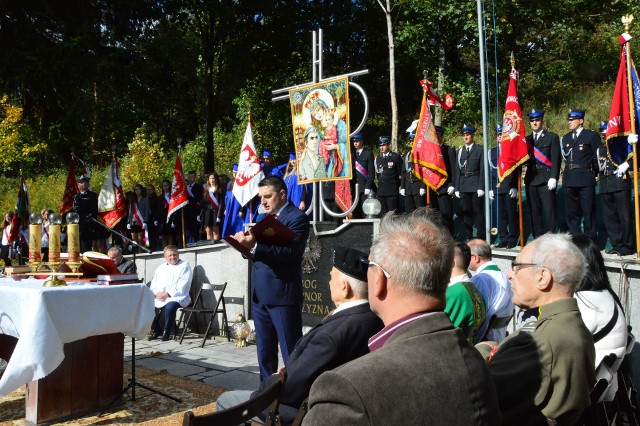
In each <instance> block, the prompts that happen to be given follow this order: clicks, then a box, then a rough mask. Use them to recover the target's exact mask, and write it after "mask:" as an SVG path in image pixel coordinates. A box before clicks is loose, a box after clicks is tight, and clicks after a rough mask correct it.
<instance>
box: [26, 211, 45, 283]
mask: <svg viewBox="0 0 640 426" xmlns="http://www.w3.org/2000/svg"><path fill="white" fill-rule="evenodd" d="M41 245H42V216H41V215H40V214H39V213H31V214H30V215H29V260H28V261H27V265H29V269H31V272H33V273H35V272H37V271H38V268H39V267H40V265H41V263H42V253H41V252H40V250H41Z"/></svg>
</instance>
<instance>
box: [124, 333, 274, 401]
mask: <svg viewBox="0 0 640 426" xmlns="http://www.w3.org/2000/svg"><path fill="white" fill-rule="evenodd" d="M201 344H202V337H198V335H196V334H192V335H187V336H185V338H184V340H183V342H182V344H179V343H178V340H169V341H167V342H163V341H161V340H154V341H151V342H150V341H147V340H146V338H145V339H142V340H136V365H137V366H142V367H145V368H149V369H152V370H167V371H168V372H169V373H171V374H173V375H176V376H182V377H187V378H189V379H193V380H200V381H201V382H204V383H207V384H209V385H211V386H218V387H222V388H226V389H229V390H239V389H246V390H255V389H258V386H259V384H260V372H259V370H258V358H257V355H256V346H255V344H249V345H248V346H247V347H244V348H236V347H235V346H234V342H233V340H232V341H231V343H229V342H227V339H226V338H220V337H217V336H216V337H214V338H210V339H207V341H206V343H205V345H204V348H201V347H200V345H201ZM124 360H125V362H131V338H129V337H125V348H124ZM280 365H283V363H282V360H280Z"/></svg>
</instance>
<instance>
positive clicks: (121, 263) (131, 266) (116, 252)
mask: <svg viewBox="0 0 640 426" xmlns="http://www.w3.org/2000/svg"><path fill="white" fill-rule="evenodd" d="M107 256H109V259H111V260H112V261H113V263H114V264H115V265H116V268H118V271H120V273H121V274H135V273H136V272H137V269H136V264H135V263H133V261H132V260H127V259H125V258H124V257H122V249H121V248H120V247H119V246H113V247H111V248H110V249H109V251H107Z"/></svg>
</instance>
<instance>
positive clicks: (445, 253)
mask: <svg viewBox="0 0 640 426" xmlns="http://www.w3.org/2000/svg"><path fill="white" fill-rule="evenodd" d="M441 220H442V219H441V218H440V216H439V213H437V212H435V211H434V210H431V209H429V208H427V207H421V208H418V209H416V210H415V211H414V212H413V213H411V214H410V215H394V214H393V213H388V214H386V215H385V216H384V218H383V219H382V221H381V222H380V231H379V233H378V235H376V236H375V237H374V238H373V245H372V246H371V254H370V255H369V271H368V273H367V281H368V285H369V304H370V305H371V310H372V311H373V312H375V313H376V314H378V316H379V317H380V319H382V321H383V322H384V324H385V328H383V329H382V331H380V332H379V333H378V334H376V335H375V336H373V337H372V338H371V339H370V340H369V349H370V350H371V353H370V354H367V355H364V356H362V357H360V358H358V359H356V360H354V361H351V362H349V363H347V364H344V365H342V366H340V367H338V368H336V369H334V370H331V371H327V372H325V373H323V374H321V375H320V377H318V379H317V380H316V381H315V382H314V383H313V386H311V392H310V393H309V412H308V413H307V415H306V417H305V419H304V422H303V424H309V425H318V424H335V425H350V426H352V425H394V426H397V425H415V424H421V425H489V424H499V422H500V413H499V411H498V404H497V399H496V398H497V397H496V391H495V388H494V385H493V381H492V380H491V376H490V375H489V371H488V369H487V365H486V364H485V362H484V361H483V360H482V357H481V356H480V354H479V353H478V351H476V350H475V349H474V348H473V347H471V346H470V345H469V344H468V343H467V341H466V338H465V336H464V334H463V332H462V330H460V329H459V328H454V327H453V324H451V321H449V318H448V317H447V314H446V313H444V312H443V309H444V307H445V292H446V290H447V283H448V282H449V277H450V275H451V265H452V263H453V247H454V242H453V239H452V238H451V235H450V234H449V232H448V230H447V229H446V228H445V227H444V226H443V225H442V223H440V221H441Z"/></svg>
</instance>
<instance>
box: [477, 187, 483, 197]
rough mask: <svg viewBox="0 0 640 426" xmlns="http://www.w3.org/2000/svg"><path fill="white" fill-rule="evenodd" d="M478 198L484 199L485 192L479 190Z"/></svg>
mask: <svg viewBox="0 0 640 426" xmlns="http://www.w3.org/2000/svg"><path fill="white" fill-rule="evenodd" d="M478 197H479V198H482V197H484V191H483V190H482V189H478Z"/></svg>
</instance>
